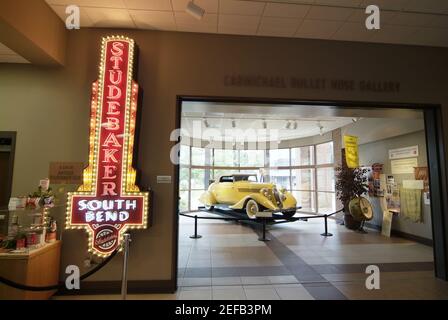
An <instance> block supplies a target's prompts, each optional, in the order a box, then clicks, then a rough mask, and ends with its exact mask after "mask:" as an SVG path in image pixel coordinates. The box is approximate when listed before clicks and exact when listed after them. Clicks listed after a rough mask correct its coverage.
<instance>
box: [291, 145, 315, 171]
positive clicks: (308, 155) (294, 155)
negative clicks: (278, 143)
mask: <svg viewBox="0 0 448 320" xmlns="http://www.w3.org/2000/svg"><path fill="white" fill-rule="evenodd" d="M313 164H314V146H308V147H300V148H292V149H291V166H292V167H295V166H310V165H313Z"/></svg>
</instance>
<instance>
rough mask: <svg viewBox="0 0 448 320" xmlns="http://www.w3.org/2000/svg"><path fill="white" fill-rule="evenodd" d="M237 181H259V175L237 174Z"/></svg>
mask: <svg viewBox="0 0 448 320" xmlns="http://www.w3.org/2000/svg"><path fill="white" fill-rule="evenodd" d="M236 181H251V182H257V176H256V175H236V176H235V182H236Z"/></svg>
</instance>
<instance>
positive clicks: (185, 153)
mask: <svg viewBox="0 0 448 320" xmlns="http://www.w3.org/2000/svg"><path fill="white" fill-rule="evenodd" d="M179 163H180V164H184V165H189V164H190V147H189V146H184V145H181V146H180V159H179Z"/></svg>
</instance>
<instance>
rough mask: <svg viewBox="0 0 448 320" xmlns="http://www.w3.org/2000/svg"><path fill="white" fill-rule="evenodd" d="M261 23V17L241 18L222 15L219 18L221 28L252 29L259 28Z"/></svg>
mask: <svg viewBox="0 0 448 320" xmlns="http://www.w3.org/2000/svg"><path fill="white" fill-rule="evenodd" d="M259 22H260V17H256V16H240V15H227V14H222V15H220V16H219V26H223V27H230V26H235V27H250V28H255V29H256V28H257V27H258V24H259Z"/></svg>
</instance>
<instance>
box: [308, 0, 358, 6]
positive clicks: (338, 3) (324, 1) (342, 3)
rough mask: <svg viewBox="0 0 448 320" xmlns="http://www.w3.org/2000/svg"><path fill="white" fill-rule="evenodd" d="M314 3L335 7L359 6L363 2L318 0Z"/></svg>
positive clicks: (353, 0)
mask: <svg viewBox="0 0 448 320" xmlns="http://www.w3.org/2000/svg"><path fill="white" fill-rule="evenodd" d="M314 3H315V4H321V5H322V4H323V5H328V6H335V7H337V6H341V7H358V6H359V4H360V3H361V0H316V1H315V2H314Z"/></svg>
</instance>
